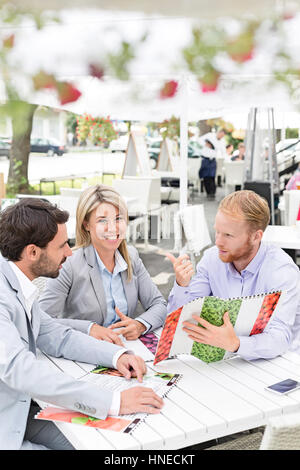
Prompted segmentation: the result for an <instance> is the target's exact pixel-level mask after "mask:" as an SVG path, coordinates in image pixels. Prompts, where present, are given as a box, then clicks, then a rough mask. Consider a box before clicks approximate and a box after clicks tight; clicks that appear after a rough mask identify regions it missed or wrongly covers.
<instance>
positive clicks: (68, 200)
mask: <svg viewBox="0 0 300 470" xmlns="http://www.w3.org/2000/svg"><path fill="white" fill-rule="evenodd" d="M77 204H78V197H74V196H73V197H72V196H60V197H59V199H58V201H57V205H58V207H59V208H60V209H63V210H65V211H68V212H69V216H70V218H72V217H76V209H77Z"/></svg>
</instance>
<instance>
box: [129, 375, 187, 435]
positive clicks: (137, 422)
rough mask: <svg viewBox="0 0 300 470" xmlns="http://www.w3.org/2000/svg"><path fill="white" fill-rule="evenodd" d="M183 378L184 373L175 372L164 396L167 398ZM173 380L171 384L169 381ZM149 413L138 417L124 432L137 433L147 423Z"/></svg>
mask: <svg viewBox="0 0 300 470" xmlns="http://www.w3.org/2000/svg"><path fill="white" fill-rule="evenodd" d="M181 379H182V374H174V377H172V379H171V380H170V381H169V382H168V383H167V384H166V386H168V387H169V388H168V389H167V390H166V391H165V392H164V393H163V395H162V398H165V397H166V396H168V395H169V393H170V391H171V390H172V389H173V388H174V387H175V386H176V385H177V383H178V382H179V381H180V380H181ZM170 382H172V383H171V384H170V385H169V383H170ZM148 416H149V414H146V416H144V417H143V418H136V419H135V420H134V421H133V422H132V423H131V424H129V425H128V427H127V428H126V429H125V431H124V433H127V434H130V435H131V436H132V435H133V434H134V433H135V431H136V430H137V429H138V427H139V426H140V425H141V424H143V423H145V422H146V420H147V418H148Z"/></svg>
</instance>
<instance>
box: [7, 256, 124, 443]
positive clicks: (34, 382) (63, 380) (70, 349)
mask: <svg viewBox="0 0 300 470" xmlns="http://www.w3.org/2000/svg"><path fill="white" fill-rule="evenodd" d="M31 314H32V318H31V321H29V318H28V316H27V314H26V310H25V300H24V297H23V294H22V291H21V287H20V284H19V281H18V280H17V278H16V276H15V274H14V272H13V271H12V269H11V267H10V266H9V264H8V262H7V260H4V259H2V260H1V261H0V423H1V424H0V449H6V450H10V449H20V447H21V445H22V442H23V438H24V433H25V429H26V423H27V417H28V412H29V408H30V402H31V398H36V399H39V400H42V401H45V402H49V403H52V404H55V405H58V406H62V407H65V408H69V409H72V410H75V411H81V412H83V413H87V414H89V415H92V416H95V417H97V418H100V419H103V418H105V417H106V416H107V413H108V410H109V408H110V404H111V400H112V395H111V393H110V392H108V391H107V390H102V389H99V387H97V386H96V385H93V384H89V383H86V382H83V381H76V380H75V379H73V378H71V377H69V376H68V375H66V374H64V373H62V372H59V371H58V372H56V371H53V368H52V367H51V366H49V367H48V366H47V365H46V364H45V363H44V361H43V362H41V361H39V360H37V359H36V355H35V351H36V348H39V349H40V350H41V351H43V352H45V353H46V354H50V355H51V356H56V357H65V358H66V359H73V360H78V361H82V362H86V363H90V364H103V365H105V366H108V367H113V364H112V358H113V355H114V354H115V353H116V352H117V351H119V350H120V347H118V346H116V345H115V344H111V343H107V342H105V341H99V340H96V339H95V338H92V337H90V336H88V335H86V334H82V333H81V332H79V331H75V330H72V329H71V328H69V327H67V326H65V325H62V324H61V323H59V322H57V321H56V320H54V319H53V318H51V317H49V316H48V315H47V314H46V313H44V312H43V311H42V310H41V308H40V306H39V304H38V303H37V301H35V302H34V303H33V307H32V311H31Z"/></svg>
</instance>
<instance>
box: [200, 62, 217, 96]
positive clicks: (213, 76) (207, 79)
mask: <svg viewBox="0 0 300 470" xmlns="http://www.w3.org/2000/svg"><path fill="white" fill-rule="evenodd" d="M219 78H220V74H219V72H217V71H216V70H215V69H213V68H212V67H211V68H210V69H209V70H207V71H206V72H205V73H204V74H203V75H202V76H201V77H199V79H198V80H199V83H200V86H201V91H202V92H203V93H209V92H213V91H216V89H217V88H218V84H219Z"/></svg>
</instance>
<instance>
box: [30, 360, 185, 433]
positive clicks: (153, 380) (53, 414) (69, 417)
mask: <svg viewBox="0 0 300 470" xmlns="http://www.w3.org/2000/svg"><path fill="white" fill-rule="evenodd" d="M180 379H181V375H180V374H169V373H163V372H156V371H153V370H149V369H148V371H147V374H146V375H144V376H143V382H142V383H140V382H138V381H137V379H135V378H131V379H129V380H128V379H126V378H125V377H124V376H123V375H122V374H121V373H120V372H119V371H118V370H116V369H111V368H108V367H104V366H101V365H99V366H97V367H95V368H94V369H93V370H92V371H91V372H89V373H87V374H85V375H84V376H83V377H81V379H79V380H84V381H86V382H91V383H93V384H94V385H97V386H99V387H100V388H102V389H106V390H111V391H119V392H122V391H123V390H127V389H129V388H131V387H136V386H142V387H149V388H152V389H153V390H154V391H155V393H156V394H157V395H159V396H160V397H162V398H163V397H165V396H167V394H168V393H169V391H170V390H171V389H172V388H173V387H174V386H176V383H177V382H178V381H179V380H180ZM146 417H147V414H146V413H135V414H131V415H122V416H108V417H107V418H106V419H98V418H94V417H91V416H88V415H85V414H83V413H80V412H77V411H72V410H67V409H65V408H60V407H57V406H52V405H48V406H46V407H45V408H43V409H42V410H41V411H40V412H39V413H37V415H36V416H35V418H36V419H46V420H50V421H59V422H66V423H73V424H79V425H83V426H89V427H93V428H98V429H107V430H110V431H117V432H125V433H132V432H133V431H135V430H136V428H137V427H138V426H139V424H141V423H142V422H143V421H145V419H146Z"/></svg>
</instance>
